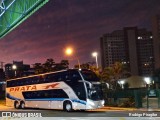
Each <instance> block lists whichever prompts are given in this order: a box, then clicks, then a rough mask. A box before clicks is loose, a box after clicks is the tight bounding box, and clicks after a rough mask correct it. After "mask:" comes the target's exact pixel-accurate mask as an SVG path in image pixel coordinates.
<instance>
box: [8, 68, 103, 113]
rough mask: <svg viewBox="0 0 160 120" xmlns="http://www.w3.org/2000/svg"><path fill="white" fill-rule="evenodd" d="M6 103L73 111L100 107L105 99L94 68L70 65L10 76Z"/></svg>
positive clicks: (17, 106)
mask: <svg viewBox="0 0 160 120" xmlns="http://www.w3.org/2000/svg"><path fill="white" fill-rule="evenodd" d="M6 105H7V106H12V107H15V108H16V109H18V108H21V109H23V108H27V107H29V108H43V109H63V110H65V111H72V110H87V109H96V108H100V107H102V106H104V100H103V95H102V88H101V84H100V81H99V79H98V77H97V76H96V74H95V73H94V72H92V71H90V70H77V69H68V70H62V71H57V72H50V73H45V74H39V75H32V76H28V77H21V78H16V79H10V80H7V87H6Z"/></svg>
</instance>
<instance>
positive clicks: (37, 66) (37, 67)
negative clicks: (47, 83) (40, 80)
mask: <svg viewBox="0 0 160 120" xmlns="http://www.w3.org/2000/svg"><path fill="white" fill-rule="evenodd" d="M33 67H34V70H35V74H40V73H43V72H44V69H43V66H42V64H41V63H35V64H34V65H33Z"/></svg>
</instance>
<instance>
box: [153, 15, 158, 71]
mask: <svg viewBox="0 0 160 120" xmlns="http://www.w3.org/2000/svg"><path fill="white" fill-rule="evenodd" d="M152 32H153V39H154V41H153V44H154V57H155V69H157V68H160V16H158V15H156V16H154V17H152Z"/></svg>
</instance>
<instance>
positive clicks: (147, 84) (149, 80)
mask: <svg viewBox="0 0 160 120" xmlns="http://www.w3.org/2000/svg"><path fill="white" fill-rule="evenodd" d="M144 81H145V82H146V88H147V109H148V108H149V102H148V93H149V84H150V83H151V79H150V78H149V77H145V78H144Z"/></svg>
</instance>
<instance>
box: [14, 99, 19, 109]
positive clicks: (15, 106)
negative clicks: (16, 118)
mask: <svg viewBox="0 0 160 120" xmlns="http://www.w3.org/2000/svg"><path fill="white" fill-rule="evenodd" d="M14 108H16V109H19V103H18V101H15V102H14Z"/></svg>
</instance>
